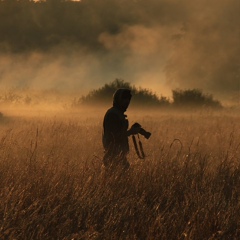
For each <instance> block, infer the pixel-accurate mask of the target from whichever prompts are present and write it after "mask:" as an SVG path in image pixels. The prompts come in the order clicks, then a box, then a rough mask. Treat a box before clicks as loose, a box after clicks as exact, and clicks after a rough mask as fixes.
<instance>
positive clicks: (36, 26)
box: [0, 0, 240, 105]
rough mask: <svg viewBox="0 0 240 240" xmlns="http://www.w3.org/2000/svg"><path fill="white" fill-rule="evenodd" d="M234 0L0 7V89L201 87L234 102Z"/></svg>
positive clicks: (166, 90) (72, 91) (92, 0)
mask: <svg viewBox="0 0 240 240" xmlns="http://www.w3.org/2000/svg"><path fill="white" fill-rule="evenodd" d="M239 9H240V3H239V1H238V0H230V1H216V0H211V1H200V2H198V3H196V2H194V3H193V2H192V1H189V0H183V1H181V3H180V2H179V1H177V0H170V1H169V0H168V1H167V0H162V1H159V0H158V1H157V0H148V1H146V0H136V1H129V0H128V1H127V0H123V1H117V0H111V1H110V0H103V1H97V0H82V1H80V2H72V1H60V0H59V1H58V0H47V1H38V2H33V1H7V0H3V1H1V2H0V87H1V91H7V90H8V89H16V90H17V89H20V90H24V91H29V92H31V91H58V92H60V93H61V94H67V95H68V96H69V95H74V96H78V97H80V96H81V95H83V94H87V93H88V92H89V91H91V90H93V89H96V88H99V87H101V86H102V85H103V84H105V83H108V82H111V81H113V80H114V79H116V78H121V79H125V80H126V81H128V82H130V83H132V84H134V85H137V86H141V87H143V88H148V89H152V90H154V92H155V93H156V94H157V95H158V96H161V95H163V96H166V97H171V91H172V90H173V89H178V88H180V89H193V88H196V89H201V90H203V91H204V92H207V93H211V94H213V95H214V96H215V97H216V98H217V99H219V100H221V101H222V102H224V103H227V104H234V105H237V104H239V95H240V94H239V84H240V83H239V82H240V80H239V78H240V74H239V71H240V70H239V68H240V59H239V56H240V44H239V39H240V30H239V24H240V15H239Z"/></svg>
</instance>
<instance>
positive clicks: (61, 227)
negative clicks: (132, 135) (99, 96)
mask: <svg viewBox="0 0 240 240" xmlns="http://www.w3.org/2000/svg"><path fill="white" fill-rule="evenodd" d="M80 115H81V114H80V113H79V114H78V113H75V114H72V115H71V114H70V113H68V114H65V116H56V115H55V116H52V117H50V116H47V117H33V116H31V117H23V116H22V117H18V118H10V119H9V120H8V121H4V122H2V123H0V183H1V184H0V239H17V240H31V239H32V240H37V239H44V240H47V239H49V240H50V239H54V240H55V239H66V240H68V239H69V240H70V239H131V240H132V239H238V238H239V236H240V220H239V215H240V204H239V194H240V150H239V145H240V116H239V115H236V114H229V113H226V112H225V113H224V112H222V113H192V114H191V113H188V114H176V113H162V114H159V115H156V113H155V114H148V115H138V114H134V113H132V114H131V113H130V116H129V118H130V120H132V121H135V120H137V121H139V122H140V123H141V124H142V126H143V127H144V128H145V129H146V130H149V131H151V132H152V133H153V134H152V137H151V138H150V139H149V140H145V139H142V142H143V144H144V148H145V152H146V154H147V158H146V159H145V160H144V161H141V160H138V159H137V157H136V154H135V153H134V151H133V145H132V143H131V142H130V147H131V153H130V155H129V161H130V162H131V170H130V171H129V172H128V173H126V174H124V175H122V176H118V175H112V176H107V177H106V176H105V175H104V174H103V172H102V168H101V161H100V159H101V157H102V155H103V154H102V146H101V131H102V129H101V125H102V119H101V118H100V117H99V118H97V117H92V116H89V115H87V114H85V117H79V116H80Z"/></svg>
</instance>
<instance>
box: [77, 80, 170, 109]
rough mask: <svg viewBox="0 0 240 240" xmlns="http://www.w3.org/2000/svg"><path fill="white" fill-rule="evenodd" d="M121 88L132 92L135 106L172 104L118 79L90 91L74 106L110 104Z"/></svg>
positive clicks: (148, 91)
mask: <svg viewBox="0 0 240 240" xmlns="http://www.w3.org/2000/svg"><path fill="white" fill-rule="evenodd" d="M119 88H128V89H130V90H131V92H132V94H133V95H134V98H133V101H132V104H133V105H134V106H139V105H140V106H141V107H142V106H166V105H169V104H170V102H169V100H168V99H167V98H166V97H163V96H161V97H160V98H159V97H158V96H157V95H156V94H154V93H153V92H152V91H150V90H148V89H145V88H136V87H135V86H132V85H131V84H130V83H128V82H125V81H124V80H122V79H116V80H114V81H113V82H111V83H107V84H105V85H104V86H103V87H101V88H99V89H95V90H92V91H90V92H89V93H88V94H87V95H86V96H82V97H80V98H79V99H78V100H75V102H74V104H73V105H75V106H78V105H79V104H84V105H88V104H94V105H96V104H105V103H107V104H109V102H112V97H113V94H114V92H115V91H116V90H117V89H119Z"/></svg>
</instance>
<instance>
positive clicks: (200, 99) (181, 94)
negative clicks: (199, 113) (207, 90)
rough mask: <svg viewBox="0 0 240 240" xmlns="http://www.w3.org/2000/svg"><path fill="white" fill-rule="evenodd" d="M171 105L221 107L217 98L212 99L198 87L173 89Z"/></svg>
mask: <svg viewBox="0 0 240 240" xmlns="http://www.w3.org/2000/svg"><path fill="white" fill-rule="evenodd" d="M172 95H173V106H177V107H211V108H221V107H222V105H221V103H220V102H219V101H218V100H214V99H213V96H212V95H210V94H204V93H203V92H202V91H201V90H199V89H187V90H181V89H177V90H173V91H172Z"/></svg>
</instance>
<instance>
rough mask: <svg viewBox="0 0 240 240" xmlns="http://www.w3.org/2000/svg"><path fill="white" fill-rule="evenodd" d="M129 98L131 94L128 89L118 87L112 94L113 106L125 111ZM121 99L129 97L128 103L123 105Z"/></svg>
mask: <svg viewBox="0 0 240 240" xmlns="http://www.w3.org/2000/svg"><path fill="white" fill-rule="evenodd" d="M131 98H132V94H131V90H130V89H127V88H119V89H117V90H116V92H115V93H114V94H113V106H114V107H116V108H118V109H119V110H121V111H123V112H125V111H126V110H127V108H128V105H129V103H130V100H131ZM123 99H129V103H128V104H126V105H125V106H124V105H123Z"/></svg>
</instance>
